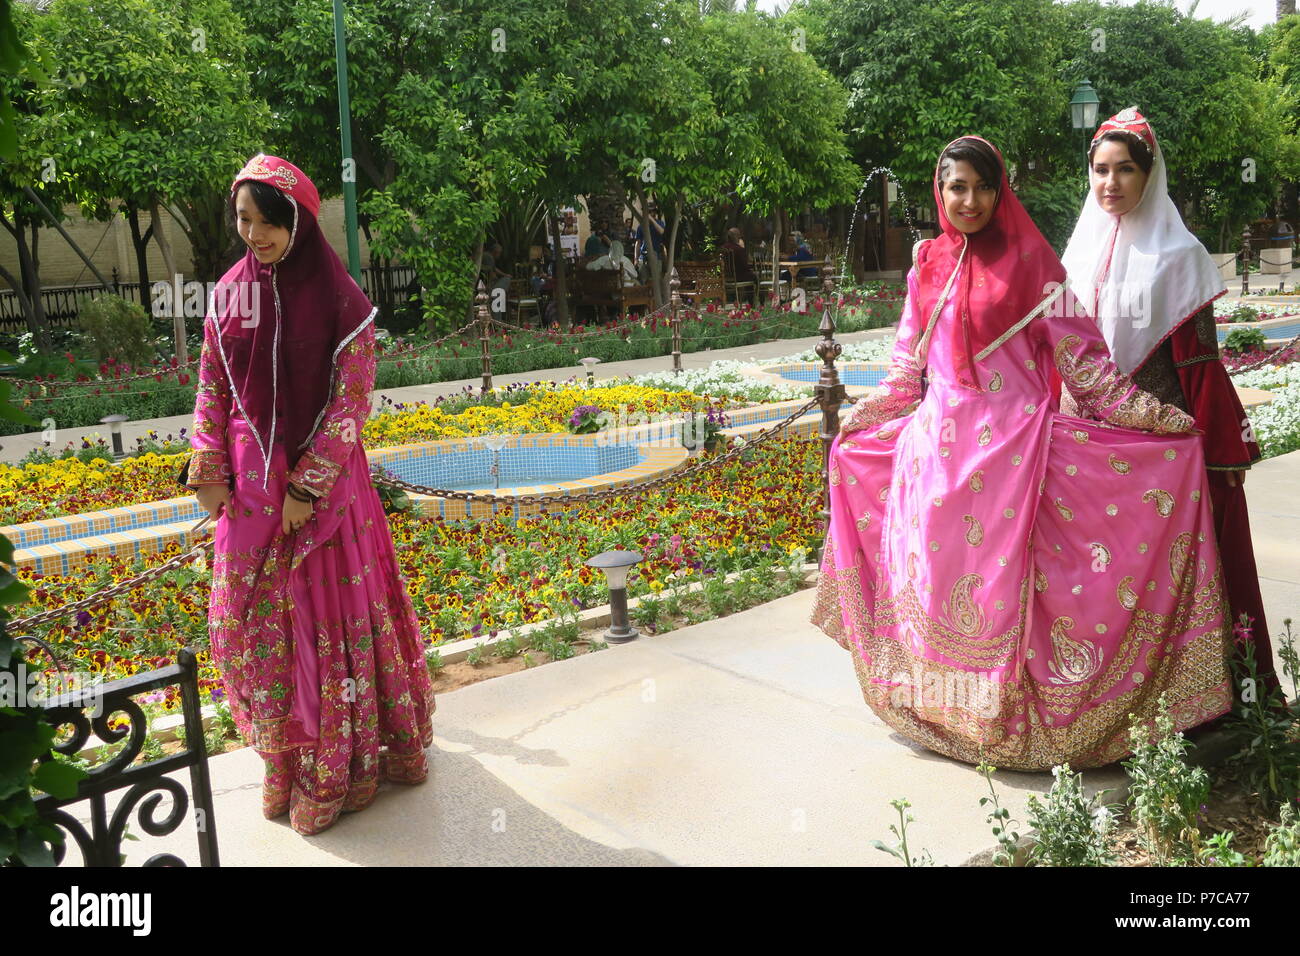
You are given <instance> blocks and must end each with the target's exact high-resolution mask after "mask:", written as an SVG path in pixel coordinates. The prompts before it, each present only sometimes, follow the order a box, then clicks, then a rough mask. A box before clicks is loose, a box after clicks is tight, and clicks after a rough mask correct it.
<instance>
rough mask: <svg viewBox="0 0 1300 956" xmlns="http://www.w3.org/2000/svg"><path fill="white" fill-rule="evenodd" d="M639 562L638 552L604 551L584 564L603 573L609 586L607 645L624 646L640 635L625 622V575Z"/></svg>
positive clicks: (639, 553)
mask: <svg viewBox="0 0 1300 956" xmlns="http://www.w3.org/2000/svg"><path fill="white" fill-rule="evenodd" d="M640 561H641V552H639V551H617V550H616V551H605V552H603V553H601V554H598V555H596V556H595V557H594V558H588V559H587V560H586V561H585V562H583V563H584V564H586V565H587V567H589V568H599V569H600V570H602V571H604V572H605V581H606V582H607V583H608V584H609V630H608V631H606V632H605V641H606V643H609V644H626V643H627V642H628V641H634V640H636V639H637V638H638V637H640V636H641V635H640V634H639V633H637V630H636V628H634V627H632V626H631V625H629V624H628V621H627V573H628V571H630V570H632V568H633V567H635V566H636V565H637V564H638V563H639V562H640Z"/></svg>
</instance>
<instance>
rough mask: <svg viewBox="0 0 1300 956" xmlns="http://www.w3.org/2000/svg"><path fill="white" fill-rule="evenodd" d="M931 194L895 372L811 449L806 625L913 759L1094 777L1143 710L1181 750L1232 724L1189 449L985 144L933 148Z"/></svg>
mask: <svg viewBox="0 0 1300 956" xmlns="http://www.w3.org/2000/svg"><path fill="white" fill-rule="evenodd" d="M934 192H935V202H936V206H937V208H938V209H939V216H940V221H941V223H942V226H943V231H942V235H941V236H939V237H938V238H935V239H933V240H929V241H927V242H925V243H922V244H921V245H920V246H919V248H918V252H917V256H916V259H917V264H916V267H915V268H914V269H913V270H912V271H911V273H910V274H909V276H908V299H907V303H906V305H905V308H904V310H903V315H902V318H901V321H900V324H899V329H898V337H897V342H896V345H895V349H894V354H893V360H892V361H893V366H892V369H891V371H890V374H889V376H888V378H887V379H886V381H885V383H884V389H883V390H882V391H881V392H879V393H877V394H875V395H873V396H872V397H870V398H867V399H864V400H861V401H859V402H858V403H857V404H856V405H855V406H854V408H853V410H852V412H851V413H850V414H849V416H848V417H847V419H846V421H845V423H844V426H843V432H842V434H841V435H840V436H839V437H838V438H837V439H836V441H835V444H834V445H833V447H832V451H831V459H830V483H831V522H830V529H829V533H828V535H827V539H826V548H825V552H824V556H823V560H822V569H821V579H820V582H819V585H818V593H817V600H816V607H815V610H814V614H813V620H814V622H815V623H816V624H818V625H819V626H820V627H821V628H822V629H823V630H825V631H826V633H827V634H829V635H831V636H832V637H834V638H835V639H836V640H837V641H838V642H839V643H840V644H841V645H842V646H843V647H845V648H846V649H848V650H849V651H850V652H851V653H852V655H853V661H854V665H855V667H856V669H857V673H858V678H859V681H860V683H861V685H862V688H863V693H864V696H865V697H866V700H867V703H868V704H869V705H870V706H871V707H872V709H873V710H874V711H875V713H876V714H877V715H878V716H879V717H880V718H881V719H882V720H883V721H884V722H885V723H886V724H888V725H889V726H890V727H892V728H894V729H895V730H897V731H898V732H900V733H902V734H903V735H905V736H907V737H909V738H910V739H912V740H914V741H917V742H918V743H921V744H923V745H925V746H926V747H928V748H930V749H932V750H935V751H938V752H940V753H944V754H947V755H949V756H952V757H956V758H958V759H961V760H965V761H969V762H972V763H974V762H977V761H979V760H980V759H981V757H986V758H987V759H988V760H989V761H990V762H991V763H993V764H995V765H997V766H999V767H1005V768H1008V769H1020V770H1042V769H1047V768H1049V767H1052V766H1053V765H1056V764H1060V763H1065V762H1069V763H1070V764H1071V766H1073V767H1076V768H1077V767H1088V766H1098V765H1102V764H1106V763H1109V762H1112V761H1114V760H1116V759H1119V758H1121V757H1123V756H1125V755H1126V754H1127V753H1128V733H1127V731H1128V727H1129V724H1130V720H1131V717H1130V715H1133V716H1136V717H1137V718H1148V717H1151V716H1152V715H1153V714H1154V711H1155V708H1156V705H1157V700H1158V698H1159V697H1160V695H1162V694H1163V695H1165V696H1166V697H1167V699H1168V701H1169V704H1170V708H1171V712H1172V714H1173V717H1174V720H1175V723H1176V725H1177V727H1178V728H1180V729H1182V728H1187V727H1192V726H1196V725H1198V724H1201V723H1204V722H1205V721H1208V720H1210V719H1212V718H1214V717H1216V716H1218V715H1220V714H1222V713H1224V712H1225V711H1227V710H1228V707H1229V703H1230V700H1229V684H1228V673H1227V668H1226V663H1225V654H1226V648H1227V646H1228V643H1229V640H1230V637H1229V633H1228V630H1227V626H1226V624H1227V622H1226V616H1225V611H1224V600H1223V589H1222V585H1221V580H1220V569H1219V566H1218V560H1217V555H1216V552H1215V547H1214V525H1213V517H1212V515H1211V512H1210V501H1209V493H1208V489H1207V486H1206V479H1205V468H1204V459H1203V456H1202V451H1201V442H1200V439H1199V437H1198V436H1196V435H1189V434H1182V435H1180V434H1179V433H1185V432H1187V431H1188V429H1189V428H1190V427H1191V424H1192V423H1191V419H1190V418H1189V417H1188V416H1187V415H1185V414H1184V413H1182V412H1181V411H1179V410H1178V409H1176V408H1173V407H1171V406H1168V405H1164V404H1162V403H1160V402H1159V401H1157V400H1156V399H1154V398H1153V397H1152V396H1150V395H1149V394H1147V393H1145V392H1142V391H1140V390H1138V389H1137V388H1136V387H1135V386H1134V384H1133V382H1132V381H1131V380H1130V379H1128V378H1127V377H1125V376H1123V375H1121V374H1120V373H1119V371H1118V370H1117V369H1116V368H1115V367H1114V365H1113V364H1111V361H1110V358H1109V355H1108V353H1107V351H1106V346H1105V342H1104V341H1103V340H1102V338H1101V336H1100V334H1099V333H1098V331H1097V328H1096V325H1095V324H1094V323H1093V322H1092V320H1091V319H1090V318H1089V317H1088V316H1087V315H1086V314H1083V312H1082V311H1081V310H1080V309H1078V308H1076V303H1075V302H1074V299H1073V297H1072V296H1071V294H1070V293H1069V291H1068V290H1067V289H1066V288H1065V287H1064V283H1065V278H1066V277H1065V271H1064V269H1063V268H1062V267H1061V264H1060V261H1059V260H1058V259H1057V258H1056V256H1055V254H1054V253H1053V252H1052V249H1051V247H1050V246H1049V245H1048V244H1047V242H1046V240H1044V239H1043V237H1042V235H1041V234H1040V233H1039V232H1038V230H1037V228H1036V227H1035V226H1034V224H1033V223H1032V221H1031V220H1030V219H1029V217H1028V215H1027V214H1026V213H1025V211H1024V208H1023V207H1022V206H1021V204H1020V202H1019V200H1018V199H1017V198H1016V196H1015V195H1014V194H1013V193H1012V192H1011V190H1010V186H1009V183H1008V181H1007V176H1006V172H1005V167H1004V165H1003V163H1002V158H1001V156H1000V155H999V154H998V153H997V151H996V150H994V149H993V147H992V146H991V145H989V144H988V143H986V142H985V141H984V140H981V139H978V138H977V137H964V138H962V139H960V140H957V141H955V142H954V143H952V144H950V145H949V146H948V147H947V148H946V149H945V150H944V152H943V154H942V155H941V157H940V162H939V165H938V167H937V168H936V172H935V180H934ZM1054 373H1055V374H1058V375H1059V376H1060V378H1061V379H1062V380H1063V381H1064V383H1065V387H1066V388H1067V389H1068V390H1069V392H1070V394H1071V395H1072V396H1073V398H1074V400H1075V402H1076V403H1077V405H1078V407H1079V408H1080V409H1082V410H1084V411H1085V412H1086V413H1087V414H1089V415H1092V416H1094V417H1095V418H1096V419H1098V420H1099V421H1086V420H1084V419H1082V418H1074V417H1070V416H1066V415H1062V414H1061V413H1060V412H1059V409H1058V407H1057V403H1056V399H1055V397H1054V393H1053V387H1052V386H1053V382H1052V376H1053V374H1054ZM1174 436H1179V437H1174Z"/></svg>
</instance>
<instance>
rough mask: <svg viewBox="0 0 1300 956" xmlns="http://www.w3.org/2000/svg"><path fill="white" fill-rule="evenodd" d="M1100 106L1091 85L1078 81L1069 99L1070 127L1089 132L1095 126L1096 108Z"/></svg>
mask: <svg viewBox="0 0 1300 956" xmlns="http://www.w3.org/2000/svg"><path fill="white" fill-rule="evenodd" d="M1100 105H1101V98H1100V97H1099V96H1097V91H1096V90H1094V89H1093V88H1092V84H1091V83H1090V82H1089V81H1087V80H1082V81H1080V83H1079V84H1078V85H1077V86H1075V88H1074V95H1073V96H1071V97H1070V125H1071V126H1073V127H1074V128H1075V129H1082V130H1089V131H1091V130H1092V129H1093V128H1094V127H1095V126H1096V125H1097V107H1098V106H1100Z"/></svg>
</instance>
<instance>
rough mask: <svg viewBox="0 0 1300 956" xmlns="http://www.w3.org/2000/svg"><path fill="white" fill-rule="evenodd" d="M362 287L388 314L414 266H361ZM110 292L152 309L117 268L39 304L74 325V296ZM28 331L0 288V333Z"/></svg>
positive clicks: (413, 288)
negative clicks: (108, 278)
mask: <svg viewBox="0 0 1300 956" xmlns="http://www.w3.org/2000/svg"><path fill="white" fill-rule="evenodd" d="M361 288H362V290H363V291H364V292H365V293H366V295H367V296H368V297H369V298H370V301H371V302H373V303H374V304H375V305H377V306H379V307H380V309H381V311H383V312H385V314H387V313H388V312H389V311H390V310H391V309H394V308H400V307H402V306H403V305H405V304H406V301H407V299H408V297H409V296H410V295H411V294H414V293H415V292H417V291H418V290H419V284H418V283H417V281H416V277H415V270H414V269H412V268H411V267H410V266H389V267H387V268H384V267H380V266H364V267H362V269H361ZM105 293H109V294H112V295H118V296H121V297H122V298H124V299H126V300H127V301H129V302H135V303H137V304H143V305H144V308H145V311H146V312H151V311H152V306H153V303H152V301H145V302H144V303H141V302H140V283H139V282H123V281H122V280H121V278H120V276H119V275H118V271H117V270H116V269H114V270H113V285H112V288H110V289H105V288H104V287H103V286H102V285H100V284H99V283H97V282H96V283H90V284H85V283H83V284H80V285H63V286H47V287H45V288H43V289H41V305H42V307H43V308H44V310H45V319H46V321H47V322H48V323H49V325H50V328H52V329H69V328H74V327H75V326H76V324H77V300H78V299H79V298H80V297H82V296H88V297H90V298H96V297H98V296H101V295H104V294H105ZM26 331H27V320H26V317H25V316H24V315H23V303H22V299H20V298H19V297H18V296H17V295H15V294H14V292H13V290H11V289H4V290H0V334H5V335H17V334H20V333H22V332H26Z"/></svg>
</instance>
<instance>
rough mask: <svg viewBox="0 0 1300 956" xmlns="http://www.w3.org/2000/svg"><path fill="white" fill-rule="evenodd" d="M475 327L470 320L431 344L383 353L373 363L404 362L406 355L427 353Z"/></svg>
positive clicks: (473, 322) (440, 359)
mask: <svg viewBox="0 0 1300 956" xmlns="http://www.w3.org/2000/svg"><path fill="white" fill-rule="evenodd" d="M476 325H478V320H477V319H471V320H470V321H468V322H466V323H465V324H464V325H462V326H461V327H460V328H458V329H456V330H455V331H454V332H448V333H447V334H446V335H444V336H442V337H441V338H437V339H434V340H433V341H432V342H426V343H425V344H424V345H417V346H415V347H414V348H409V349H402V350H400V351H397V352H388V353H385V354H384V355H380V356H377V357H376V359H375V361H376V362H395V361H397V360H398V359H402V360H405V359H406V357H407V356H408V355H419V354H420V353H421V352H427V351H428V350H429V349H432V348H437V347H438V346H439V345H445V344H446V343H447V342H449V341H451V340H452V339H454V338H455V337H456V336H458V335H464V334H465V333H466V332H469V331H470V330H471V329H473V328H474V327H475V326H476ZM451 358H454V359H456V358H464V356H451ZM443 359H444V357H442V356H439V357H436V358H435V359H434V361H443Z"/></svg>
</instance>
